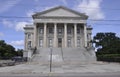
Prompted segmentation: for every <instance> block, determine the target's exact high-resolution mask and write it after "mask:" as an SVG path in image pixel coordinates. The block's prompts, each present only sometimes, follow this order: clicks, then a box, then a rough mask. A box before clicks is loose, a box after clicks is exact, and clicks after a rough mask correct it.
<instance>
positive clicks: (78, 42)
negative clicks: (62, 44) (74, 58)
mask: <svg viewBox="0 0 120 77" xmlns="http://www.w3.org/2000/svg"><path fill="white" fill-rule="evenodd" d="M77 47H80V39H77Z"/></svg>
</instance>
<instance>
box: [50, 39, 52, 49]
mask: <svg viewBox="0 0 120 77" xmlns="http://www.w3.org/2000/svg"><path fill="white" fill-rule="evenodd" d="M49 47H52V39H49Z"/></svg>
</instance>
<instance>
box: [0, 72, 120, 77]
mask: <svg viewBox="0 0 120 77" xmlns="http://www.w3.org/2000/svg"><path fill="white" fill-rule="evenodd" d="M0 77H120V73H119V72H116V73H59V74H57V73H49V74H0Z"/></svg>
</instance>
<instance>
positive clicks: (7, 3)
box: [0, 0, 20, 13]
mask: <svg viewBox="0 0 120 77" xmlns="http://www.w3.org/2000/svg"><path fill="white" fill-rule="evenodd" d="M19 1H20V0H4V1H3V2H1V3H0V13H3V12H5V11H8V10H9V9H10V8H12V7H13V6H15V5H16V4H17V3H18V2H19Z"/></svg>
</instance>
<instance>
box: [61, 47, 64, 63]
mask: <svg viewBox="0 0 120 77" xmlns="http://www.w3.org/2000/svg"><path fill="white" fill-rule="evenodd" d="M61 54H62V60H63V61H64V58H63V49H62V47H61Z"/></svg>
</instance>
